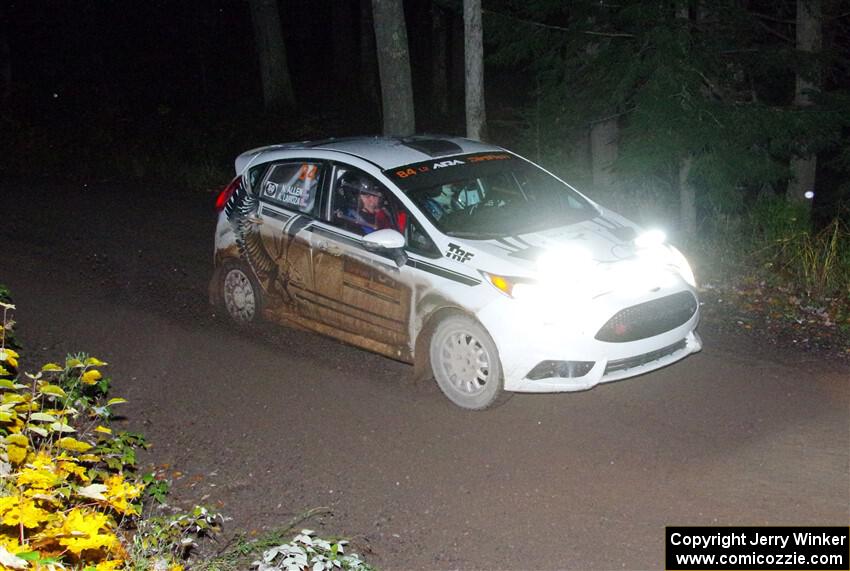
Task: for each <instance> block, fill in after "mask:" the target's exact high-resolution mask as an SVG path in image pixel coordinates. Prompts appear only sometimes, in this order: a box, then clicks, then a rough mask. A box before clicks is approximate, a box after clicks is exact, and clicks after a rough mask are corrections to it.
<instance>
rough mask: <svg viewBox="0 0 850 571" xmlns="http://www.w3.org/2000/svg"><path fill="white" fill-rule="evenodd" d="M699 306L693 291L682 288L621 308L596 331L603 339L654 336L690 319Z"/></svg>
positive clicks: (600, 339) (615, 340)
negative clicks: (660, 296)
mask: <svg viewBox="0 0 850 571" xmlns="http://www.w3.org/2000/svg"><path fill="white" fill-rule="evenodd" d="M696 310H697V300H696V298H695V297H694V296H693V294H692V293H690V292H687V291H681V292H679V293H674V294H673V295H668V296H665V297H662V298H659V299H654V300H652V301H647V302H646V303H641V304H638V305H633V306H632V307H627V308H626V309H623V310H622V311H619V312H618V313H617V314H616V315H615V316H614V317H612V318H611V319H609V320H608V322H607V323H606V324H605V325H603V326H602V328H601V329H600V330H599V332H598V333H597V334H596V339H598V340H599V341H608V342H609V343H625V342H628V341H637V340H638V339H646V338H647V337H653V336H655V335H658V334H660V333H664V332H665V331H670V330H671V329H675V328H676V327H679V326H680V325H682V324H683V323H685V322H687V321H688V320H689V319H690V318H691V317H693V315H694V313H696Z"/></svg>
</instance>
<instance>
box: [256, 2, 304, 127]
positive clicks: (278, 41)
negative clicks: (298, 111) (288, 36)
mask: <svg viewBox="0 0 850 571" xmlns="http://www.w3.org/2000/svg"><path fill="white" fill-rule="evenodd" d="M249 3H250V5H251V21H252V22H253V25H254V43H255V45H256V48H257V56H258V57H259V60H260V76H261V79H262V82H263V104H264V106H265V109H266V111H285V110H289V109H292V108H294V107H295V92H294V91H293V89H292V80H291V79H290V77H289V66H288V64H287V62H286V46H285V45H284V43H283V33H282V31H281V28H280V13H279V11H278V7H277V0H249Z"/></svg>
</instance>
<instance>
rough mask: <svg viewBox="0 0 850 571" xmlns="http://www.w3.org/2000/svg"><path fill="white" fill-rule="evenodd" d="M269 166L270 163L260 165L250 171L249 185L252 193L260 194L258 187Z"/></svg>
mask: <svg viewBox="0 0 850 571" xmlns="http://www.w3.org/2000/svg"><path fill="white" fill-rule="evenodd" d="M268 166H269V165H268V164H264V165H258V166H255V167H252V168H251V169H250V170H249V171H248V185H249V186H250V187H251V192H252V193H254V194H259V191H258V190H257V189H258V188H259V185H260V179H262V177H263V175H264V174H265V172H266V169H267V168H268Z"/></svg>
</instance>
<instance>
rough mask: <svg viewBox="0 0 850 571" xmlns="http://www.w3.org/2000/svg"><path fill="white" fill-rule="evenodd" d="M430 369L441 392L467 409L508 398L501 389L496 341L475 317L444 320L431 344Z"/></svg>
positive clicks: (501, 378)
mask: <svg viewBox="0 0 850 571" xmlns="http://www.w3.org/2000/svg"><path fill="white" fill-rule="evenodd" d="M430 357H431V370H432V371H433V373H434V379H435V380H436V381H437V385H438V386H439V387H440V390H441V391H443V394H444V395H446V396H447V397H448V399H449V400H450V401H452V402H453V403H454V404H456V405H457V406H459V407H461V408H465V409H467V410H484V409H486V408H490V407H493V406H498V405H500V404H502V403H504V402H505V401H507V400H508V398H510V396H511V393H507V392H505V390H504V379H503V377H502V364H501V361H500V360H499V352H498V351H497V350H496V344H495V343H494V342H493V340H492V339H491V338H490V335H489V334H488V333H487V331H486V330H485V329H484V328H483V327H482V326H481V325H480V324H478V322H476V321H475V320H473V319H471V318H469V317H466V316H464V315H451V316H449V317H447V318H445V319H443V320H442V321H441V322H440V323H439V324H438V325H437V327H436V329H435V330H434V333H433V335H432V336H431V344H430Z"/></svg>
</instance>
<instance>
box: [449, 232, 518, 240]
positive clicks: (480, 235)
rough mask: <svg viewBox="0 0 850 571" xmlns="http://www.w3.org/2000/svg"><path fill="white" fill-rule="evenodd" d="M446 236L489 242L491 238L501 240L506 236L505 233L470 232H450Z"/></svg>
mask: <svg viewBox="0 0 850 571" xmlns="http://www.w3.org/2000/svg"><path fill="white" fill-rule="evenodd" d="M445 234H446V236H451V237H453V238H471V239H473V240H475V239H478V240H487V239H490V238H501V237H502V236H506V234H505V233H504V232H468V231H463V230H449V231H448V232H445Z"/></svg>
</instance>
